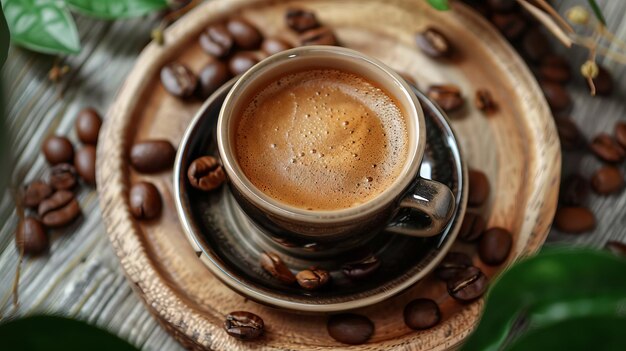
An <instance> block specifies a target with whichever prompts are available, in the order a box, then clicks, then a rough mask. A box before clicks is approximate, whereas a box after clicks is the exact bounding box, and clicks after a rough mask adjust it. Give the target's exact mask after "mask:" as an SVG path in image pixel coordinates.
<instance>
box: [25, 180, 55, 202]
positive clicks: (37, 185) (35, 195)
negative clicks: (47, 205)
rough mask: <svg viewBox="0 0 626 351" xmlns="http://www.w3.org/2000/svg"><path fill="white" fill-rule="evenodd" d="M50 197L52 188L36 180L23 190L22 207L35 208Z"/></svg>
mask: <svg viewBox="0 0 626 351" xmlns="http://www.w3.org/2000/svg"><path fill="white" fill-rule="evenodd" d="M50 195H52V187H51V186H50V185H48V183H46V182H42V181H40V180H36V181H34V182H32V183H30V184H28V185H27V186H26V187H25V188H24V200H23V201H24V206H26V207H31V208H36V207H37V206H39V204H40V203H41V201H43V200H45V199H47V198H48V197H50Z"/></svg>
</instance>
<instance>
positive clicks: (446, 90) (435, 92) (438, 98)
mask: <svg viewBox="0 0 626 351" xmlns="http://www.w3.org/2000/svg"><path fill="white" fill-rule="evenodd" d="M427 95H428V97H429V98H430V99H431V100H433V101H434V102H435V103H437V105H439V107H441V108H442V109H443V110H444V111H446V112H452V111H455V110H458V109H459V108H461V107H462V106H463V104H464V102H465V100H464V99H463V97H462V96H461V89H460V88H459V87H458V86H456V85H453V84H439V85H431V86H430V87H429V88H428V92H427Z"/></svg>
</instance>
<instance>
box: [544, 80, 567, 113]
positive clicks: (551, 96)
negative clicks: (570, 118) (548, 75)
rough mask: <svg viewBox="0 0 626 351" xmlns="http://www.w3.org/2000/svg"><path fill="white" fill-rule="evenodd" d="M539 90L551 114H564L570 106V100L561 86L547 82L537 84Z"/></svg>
mask: <svg viewBox="0 0 626 351" xmlns="http://www.w3.org/2000/svg"><path fill="white" fill-rule="evenodd" d="M539 86H541V90H543V94H544V95H545V97H546V100H547V101H548V105H550V109H551V110H552V111H553V112H557V113H558V112H566V111H567V110H569V108H570V107H571V106H572V98H571V97H570V95H569V93H568V92H567V90H566V89H565V88H564V87H563V85H561V84H559V83H555V82H551V81H547V80H541V81H540V82H539Z"/></svg>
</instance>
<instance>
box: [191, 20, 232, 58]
mask: <svg viewBox="0 0 626 351" xmlns="http://www.w3.org/2000/svg"><path fill="white" fill-rule="evenodd" d="M198 41H199V42H200V47H202V50H204V51H205V52H206V53H207V54H209V55H212V56H214V57H216V58H224V57H226V56H228V55H229V54H230V52H231V49H232V48H233V45H234V40H233V36H232V35H231V34H230V32H229V31H228V29H226V25H225V24H223V23H218V24H213V25H211V26H209V27H207V28H206V29H205V30H204V31H203V32H202V34H200V39H199V40H198Z"/></svg>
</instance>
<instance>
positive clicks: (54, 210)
mask: <svg viewBox="0 0 626 351" xmlns="http://www.w3.org/2000/svg"><path fill="white" fill-rule="evenodd" d="M37 212H38V213H39V217H41V221H42V222H43V224H44V225H45V226H46V227H49V228H56V227H63V226H65V225H68V224H70V223H71V222H72V221H74V220H75V219H76V218H77V217H78V216H79V215H80V207H79V206H78V201H76V198H74V194H73V193H72V192H71V191H67V190H59V191H57V192H55V193H54V194H52V196H50V197H49V198H47V199H45V200H43V201H42V202H41V203H40V204H39V209H38V211H37Z"/></svg>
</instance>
